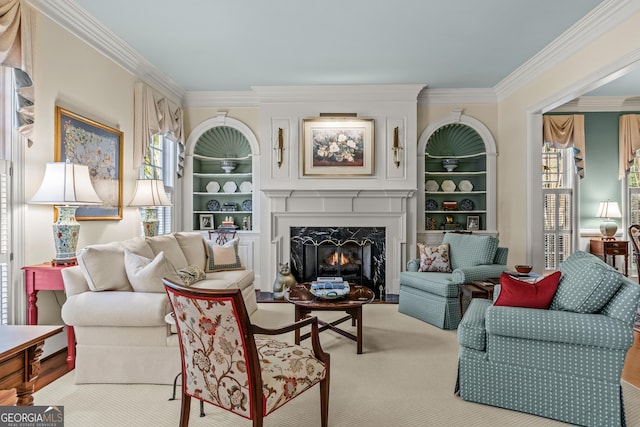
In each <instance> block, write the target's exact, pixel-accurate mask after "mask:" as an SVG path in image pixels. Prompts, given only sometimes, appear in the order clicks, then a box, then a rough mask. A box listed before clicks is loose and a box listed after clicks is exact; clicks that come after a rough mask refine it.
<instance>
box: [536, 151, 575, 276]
mask: <svg viewBox="0 0 640 427" xmlns="http://www.w3.org/2000/svg"><path fill="white" fill-rule="evenodd" d="M572 155H573V150H572V149H571V148H566V149H556V148H553V147H551V145H550V144H545V145H544V147H543V150H542V197H543V209H544V215H543V218H544V263H545V266H544V268H545V270H556V269H557V268H558V266H559V265H560V263H561V262H562V261H564V260H565V259H566V258H567V257H568V256H569V255H570V254H571V252H572V251H573V240H574V236H573V228H574V227H573V218H574V215H573V205H574V203H573V189H572V188H571V184H572V182H573V179H572V177H573V174H572V173H571V168H570V165H569V163H571V162H570V161H567V159H568V158H570V156H571V157H572Z"/></svg>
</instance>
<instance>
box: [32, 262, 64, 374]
mask: <svg viewBox="0 0 640 427" xmlns="http://www.w3.org/2000/svg"><path fill="white" fill-rule="evenodd" d="M67 267H69V266H66V265H63V266H58V265H51V264H50V263H45V264H38V265H29V266H26V267H22V269H23V270H24V279H25V280H24V282H25V291H26V292H27V301H28V302H27V325H37V324H38V304H37V303H38V291H64V282H63V281H62V273H61V271H62V269H63V268H67ZM75 365H76V335H75V332H74V330H73V326H69V325H67V366H68V367H69V370H72V369H73V368H75Z"/></svg>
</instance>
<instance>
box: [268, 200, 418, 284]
mask: <svg viewBox="0 0 640 427" xmlns="http://www.w3.org/2000/svg"><path fill="white" fill-rule="evenodd" d="M261 191H262V193H263V195H264V196H265V197H266V198H267V199H268V203H265V204H264V206H268V209H269V225H270V226H269V230H270V236H269V237H270V239H269V243H268V247H265V254H266V257H265V259H267V260H270V261H269V262H270V263H271V264H273V265H271V266H269V268H271V269H274V271H275V268H276V267H277V265H278V263H281V262H288V261H289V259H290V255H291V252H290V251H291V241H290V240H291V234H290V231H291V228H292V227H337V226H343V227H379V228H380V227H383V228H384V229H385V245H384V246H385V251H386V254H385V259H386V268H385V283H386V292H387V293H388V294H397V293H398V291H399V286H400V285H399V277H400V271H401V269H402V268H401V267H402V265H404V264H406V261H407V260H406V259H405V256H404V254H405V253H406V250H405V249H406V244H407V242H406V239H407V235H408V233H407V227H408V226H409V227H411V226H412V224H409V225H408V222H409V221H408V217H409V216H410V215H409V213H408V211H409V210H410V207H411V206H412V205H411V203H409V201H410V200H411V198H412V197H413V195H414V193H415V190H414V189H410V190H385V189H379V190H354V189H344V190H338V189H314V190H291V189H289V190H278V189H262V190H261ZM274 274H275V273H274Z"/></svg>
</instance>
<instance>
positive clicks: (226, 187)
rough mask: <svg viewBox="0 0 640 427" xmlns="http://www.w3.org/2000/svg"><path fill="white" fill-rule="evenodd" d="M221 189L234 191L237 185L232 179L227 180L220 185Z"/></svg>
mask: <svg viewBox="0 0 640 427" xmlns="http://www.w3.org/2000/svg"><path fill="white" fill-rule="evenodd" d="M222 189H223V190H224V192H225V193H235V192H236V190H237V189H238V185H237V184H236V183H235V182H233V181H227V182H225V183H224V185H223V186H222Z"/></svg>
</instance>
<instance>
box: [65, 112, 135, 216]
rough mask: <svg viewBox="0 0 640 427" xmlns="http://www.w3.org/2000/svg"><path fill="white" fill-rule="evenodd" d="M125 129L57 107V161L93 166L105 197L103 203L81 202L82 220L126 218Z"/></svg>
mask: <svg viewBox="0 0 640 427" xmlns="http://www.w3.org/2000/svg"><path fill="white" fill-rule="evenodd" d="M122 139H123V133H122V132H121V131H119V130H117V129H114V128H110V127H108V126H105V125H103V124H100V123H98V122H95V121H92V120H89V119H87V118H84V117H82V116H79V115H77V114H75V113H72V112H70V111H67V110H65V109H63V108H61V107H56V140H55V143H56V152H55V157H56V159H55V160H56V161H57V162H70V163H77V164H81V165H86V166H88V167H89V174H90V175H91V183H92V184H93V188H94V189H95V191H96V193H97V194H98V196H99V197H100V199H102V201H103V204H102V205H100V206H91V207H84V206H81V207H79V208H78V209H77V211H76V219H78V220H107V219H122Z"/></svg>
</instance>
